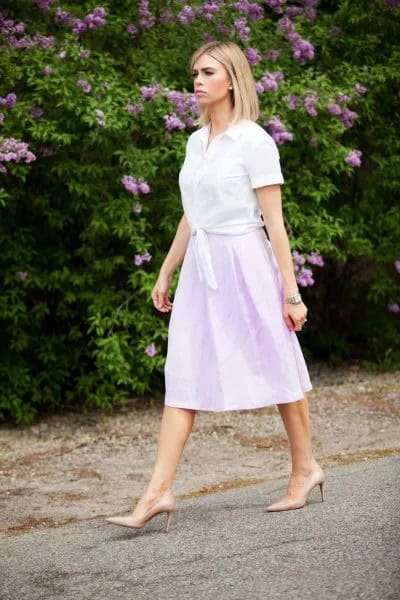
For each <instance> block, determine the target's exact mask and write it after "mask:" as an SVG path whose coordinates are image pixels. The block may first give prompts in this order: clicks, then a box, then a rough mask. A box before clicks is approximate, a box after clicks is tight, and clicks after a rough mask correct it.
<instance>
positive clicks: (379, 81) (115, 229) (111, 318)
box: [0, 0, 400, 423]
mask: <svg viewBox="0 0 400 600" xmlns="http://www.w3.org/2000/svg"><path fill="white" fill-rule="evenodd" d="M138 4H139V3H138V2H136V1H128V0H125V1H123V0H121V1H120V2H110V1H108V2H105V3H103V4H102V6H104V7H105V8H106V9H107V19H106V21H107V22H106V26H105V27H101V28H98V29H93V30H89V31H87V32H85V33H84V34H82V36H81V37H78V38H77V37H76V36H74V35H73V34H72V33H71V30H70V28H68V27H63V26H60V25H56V24H55V23H54V13H55V9H56V7H57V6H62V8H63V9H64V10H69V11H71V13H73V14H74V15H76V16H78V17H81V18H82V17H83V16H84V15H86V14H87V13H88V12H89V11H90V10H93V8H94V4H93V2H83V3H82V2H65V3H64V2H63V3H61V4H60V3H59V2H55V3H54V4H53V5H51V8H50V11H49V12H48V13H46V12H43V11H40V10H39V9H38V8H37V7H36V5H35V3H33V2H32V3H31V4H30V6H29V8H27V2H26V1H24V0H17V1H13V2H11V1H8V2H5V3H4V5H5V6H4V10H5V11H6V12H7V15H8V16H9V18H11V19H13V20H14V21H15V22H16V23H17V22H19V21H23V22H24V23H25V25H26V32H27V33H28V34H30V35H34V34H35V33H41V34H43V35H54V36H55V40H56V45H55V48H50V49H47V50H44V49H40V48H30V49H24V48H11V47H10V46H9V45H8V44H7V42H6V39H5V36H3V38H0V39H2V40H3V41H2V44H3V45H2V52H1V53H0V80H1V84H0V96H5V95H7V94H8V93H9V92H15V93H16V95H17V103H16V105H15V106H14V107H12V108H4V109H3V107H0V109H1V110H3V112H4V115H5V118H4V122H3V124H2V125H0V143H1V141H2V140H3V139H6V138H10V137H13V138H16V139H19V140H22V141H24V142H26V143H28V145H29V149H30V150H31V151H32V152H34V154H35V155H36V157H37V158H36V160H35V161H34V162H32V163H30V164H25V163H24V162H19V163H14V162H9V163H7V169H8V172H7V174H0V211H1V219H0V236H1V237H0V250H1V252H0V273H1V277H2V289H1V295H0V326H1V333H2V336H1V337H2V345H1V349H0V358H1V361H0V419H3V420H11V421H13V422H16V423H29V422H31V421H32V419H34V417H35V416H36V415H37V414H39V413H40V412H41V411H43V410H44V409H47V408H48V407H50V408H52V407H59V406H61V407H62V406H76V405H80V406H82V407H83V408H84V409H85V408H89V407H90V406H96V407H99V408H101V409H106V408H111V407H112V406H113V405H114V404H115V403H116V402H124V401H125V400H126V399H127V398H128V397H129V396H131V395H134V394H145V393H152V394H158V393H161V392H162V386H163V378H162V373H163V365H164V360H165V353H166V345H167V332H168V330H167V327H168V316H166V315H165V314H159V313H157V311H155V309H154V308H153V307H152V302H151V299H150V293H151V290H152V287H153V285H154V283H155V279H156V276H157V273H158V269H159V267H160V266H161V264H162V261H163V259H164V256H165V253H166V252H167V250H168V248H169V245H170V243H171V240H172V237H173V235H174V232H175V229H176V226H177V223H178V220H179V218H180V216H181V214H182V207H181V201H180V196H179V189H178V182H177V175H178V171H179V168H180V165H181V164H182V161H183V157H184V149H185V143H186V139H187V136H188V135H189V133H190V131H191V129H190V128H187V130H179V129H176V130H173V131H167V130H166V128H165V125H164V120H165V116H166V115H170V114H172V113H175V114H176V107H175V106H173V105H172V103H171V102H170V101H169V100H168V99H167V98H166V96H165V94H163V93H161V92H159V93H156V95H155V97H154V99H153V100H143V101H142V99H141V88H142V86H152V85H155V84H159V85H160V89H161V90H162V89H164V90H179V91H183V92H191V91H192V83H191V81H190V78H189V73H188V70H187V67H188V60H189V57H190V55H191V53H192V52H193V50H194V49H195V48H196V47H197V46H199V45H200V44H201V43H202V41H203V36H204V33H206V32H207V33H210V34H213V35H214V36H215V37H216V38H218V39H222V35H221V34H219V33H218V32H217V30H216V29H215V27H214V25H212V24H208V23H206V21H205V20H202V19H196V20H195V21H194V22H193V23H192V24H191V25H190V26H185V25H182V24H180V23H179V22H177V23H157V25H156V26H155V27H154V28H150V29H144V28H141V27H140V26H139V25H138V21H137V9H138ZM150 4H151V10H152V11H154V13H155V14H156V15H159V14H160V11H161V9H163V8H165V3H163V2H159V1H158V2H156V1H155V2H152V3H150ZM195 4H196V5H197V3H195ZM191 5H192V6H193V3H191ZM168 6H169V7H170V9H171V10H172V11H173V12H174V13H175V14H177V13H178V12H179V11H180V10H181V9H182V5H181V4H180V3H179V2H171V3H168ZM260 6H263V7H264V8H263V10H264V13H265V14H264V18H263V19H262V20H261V21H258V22H249V26H250V28H251V41H250V42H248V43H242V42H240V41H239V40H238V36H237V35H235V34H234V33H232V35H230V36H228V37H229V39H232V40H234V41H237V42H238V43H240V44H241V46H242V47H243V48H245V47H246V46H249V47H252V48H257V49H259V51H260V52H265V50H266V49H268V48H280V49H281V55H280V57H279V59H278V61H277V62H276V63H273V62H271V61H269V60H262V61H261V62H260V63H258V64H256V65H255V66H254V67H253V72H254V77H255V79H256V80H259V79H260V78H261V77H262V75H263V74H264V72H265V71H266V70H269V71H278V70H279V71H282V72H283V73H284V75H285V80H284V81H283V82H281V83H280V85H279V90H278V91H277V92H264V93H263V94H261V95H260V105H261V115H260V120H259V122H260V123H263V122H265V121H266V120H268V119H269V118H271V116H272V115H277V116H279V117H280V119H281V120H282V121H283V122H284V123H285V126H286V128H287V130H288V131H290V132H293V134H294V139H293V142H292V143H288V144H284V145H282V146H281V147H280V153H281V162H282V165H283V169H284V175H285V181H286V183H285V186H284V188H283V200H284V212H285V219H286V221H287V226H288V231H289V233H290V240H291V244H292V247H293V248H295V249H297V250H299V251H301V252H305V253H308V252H311V251H318V252H320V253H321V254H323V255H324V257H325V259H326V266H325V267H323V268H321V269H320V270H319V271H318V274H317V278H316V285H315V286H314V287H312V288H308V289H307V290H305V291H304V292H303V295H304V296H305V301H306V304H307V305H308V306H309V309H310V316H312V318H311V319H309V320H308V327H307V329H306V330H305V331H304V333H303V334H302V336H303V340H304V345H305V347H306V350H307V351H308V352H312V353H314V354H315V355H318V356H324V357H326V358H327V359H331V360H333V361H340V360H343V359H345V358H346V359H347V358H350V357H357V358H359V359H364V360H365V361H366V364H368V365H371V364H372V365H374V364H378V363H380V364H384V365H385V366H390V365H393V364H395V363H396V361H398V360H399V358H400V349H399V343H398V340H399V320H400V318H399V315H395V314H392V313H390V312H388V310H387V304H388V303H390V302H392V303H394V302H400V290H399V278H400V275H398V274H397V273H396V270H395V268H394V266H393V265H394V260H396V259H400V247H399V245H400V244H399V240H400V218H399V216H400V215H399V205H398V192H399V185H400V184H399V181H400V158H399V157H400V148H399V145H400V142H399V138H398V127H396V123H395V120H396V122H397V121H398V114H399V93H398V90H399V89H400V88H399V83H400V81H399V78H400V69H399V62H400V61H399V50H398V46H397V45H396V42H397V40H398V39H399V33H400V32H399V24H398V20H397V18H396V16H397V14H395V13H393V11H391V10H389V8H388V7H387V6H386V5H385V3H384V2H383V1H382V2H380V1H378V0H376V1H369V2H361V1H360V0H356V1H352V2H350V1H342V2H339V3H331V2H320V4H319V5H318V6H317V10H318V17H317V20H316V21H315V23H310V22H309V21H307V19H305V18H304V17H299V18H298V19H297V20H296V31H298V32H299V33H300V34H301V35H302V36H304V37H305V38H307V39H310V40H311V41H312V43H313V44H314V46H315V59H314V60H313V61H309V62H307V64H305V65H301V64H299V63H298V62H296V61H295V60H294V59H293V56H292V50H291V47H290V45H289V43H288V42H287V41H286V40H285V39H284V37H283V35H282V34H281V33H279V32H278V31H277V29H276V25H277V22H278V19H279V15H277V14H275V13H274V12H273V11H271V10H270V9H269V8H268V7H266V6H265V5H264V4H263V3H260ZM238 16H243V15H240V14H237V13H236V12H235V11H234V10H233V9H232V8H231V7H227V6H225V7H224V8H223V9H222V11H221V15H220V19H221V21H222V22H224V23H225V24H226V25H228V26H229V27H232V31H234V29H233V21H234V19H236V18H237V17H238ZM131 22H133V23H135V24H136V25H137V26H138V28H139V32H138V34H137V35H136V36H134V37H133V36H131V35H130V34H129V33H128V32H127V30H126V27H127V25H128V23H131ZM332 25H335V26H337V27H340V29H341V31H342V34H341V35H333V34H332V33H331V27H332ZM0 36H1V34H0ZM82 49H90V52H91V53H90V56H89V57H86V58H84V57H83V56H82V54H81V51H82ZM60 52H64V53H65V55H64V57H63V55H61V56H60ZM46 65H48V66H50V67H51V69H52V72H51V74H50V75H48V76H45V75H44V74H43V69H44V67H45V66H46ZM78 79H85V80H86V81H87V82H89V84H90V85H91V91H90V92H89V93H85V92H84V91H83V90H82V89H81V88H80V87H79V86H78V85H77V84H76V82H77V80H78ZM356 83H361V84H362V85H363V86H365V87H366V88H367V93H366V95H365V96H358V95H357V94H355V92H354V85H355V84H356ZM162 86H163V87H162ZM313 92H315V93H316V94H317V103H316V109H317V111H318V115H317V116H316V117H312V116H310V115H309V114H308V112H307V111H306V109H305V107H304V104H300V105H299V106H298V107H297V108H296V109H294V110H291V109H290V108H289V107H288V103H287V100H286V99H285V98H286V97H287V96H288V95H289V94H295V95H297V96H299V97H301V98H303V99H304V97H306V96H307V95H308V94H311V93H313ZM339 92H342V93H345V94H348V95H349V96H350V102H349V106H350V107H351V109H352V110H354V111H356V112H357V113H358V115H359V116H358V118H357V119H356V120H355V123H354V126H353V127H352V128H349V129H346V128H345V126H344V125H343V123H341V122H340V120H339V119H337V117H335V116H334V115H332V114H330V113H329V111H328V110H327V106H328V105H329V104H331V103H333V102H335V98H336V97H337V94H338V93H339ZM138 102H142V104H143V111H141V112H138V113H136V114H132V113H129V112H128V111H127V110H126V106H127V104H128V103H138ZM32 106H39V107H40V108H41V109H42V110H43V116H42V117H41V118H34V117H32V116H30V113H29V111H30V109H31V107H32ZM96 110H97V111H98V110H101V111H102V113H103V114H104V121H105V124H104V126H101V125H99V124H98V121H97V116H96ZM186 116H188V115H186ZM192 116H194V115H192ZM311 139H313V140H314V143H310V140H311ZM353 148H356V149H361V150H362V152H363V159H362V167H361V168H360V169H354V168H353V167H351V166H350V165H348V164H346V163H345V157H346V156H347V155H348V153H349V151H350V150H352V149H353ZM124 175H131V176H134V177H136V178H140V179H142V180H144V181H147V182H148V183H149V185H150V188H151V192H150V193H149V194H147V195H144V194H142V195H140V196H139V197H137V198H136V197H135V198H134V197H133V196H132V195H131V194H130V193H129V192H128V191H127V190H126V189H124V187H123V186H122V184H121V177H122V176H124ZM136 201H139V202H140V203H141V205H142V211H141V212H140V213H136V212H134V211H133V210H132V205H133V203H134V202H136ZM146 251H147V252H150V254H151V255H152V260H151V261H150V262H145V263H143V264H142V265H140V266H137V265H135V264H134V262H133V258H134V255H135V254H141V253H144V252H146ZM317 269H318V268H317ZM21 272H26V273H27V275H26V278H25V279H24V278H21V276H20V275H19V273H21ZM177 277H178V273H176V274H175V276H174V281H173V288H172V293H173V291H174V288H175V285H176V282H177ZM188 309H190V308H189V307H188ZM152 343H154V344H155V347H156V350H157V353H156V355H155V356H149V355H148V354H147V353H146V351H145V350H146V348H148V346H149V345H150V344H152Z"/></svg>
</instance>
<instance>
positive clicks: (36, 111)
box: [28, 106, 43, 119]
mask: <svg viewBox="0 0 400 600" xmlns="http://www.w3.org/2000/svg"><path fill="white" fill-rule="evenodd" d="M28 114H29V116H30V117H32V119H40V117H42V116H43V110H42V109H41V108H40V106H32V107H31V108H30V109H29V111H28Z"/></svg>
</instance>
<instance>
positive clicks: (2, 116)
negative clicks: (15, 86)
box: [0, 112, 4, 124]
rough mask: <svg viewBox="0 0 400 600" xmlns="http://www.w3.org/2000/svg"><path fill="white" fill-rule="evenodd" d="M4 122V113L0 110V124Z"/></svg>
mask: <svg viewBox="0 0 400 600" xmlns="http://www.w3.org/2000/svg"><path fill="white" fill-rule="evenodd" d="M1 123H4V113H2V112H0V124H1Z"/></svg>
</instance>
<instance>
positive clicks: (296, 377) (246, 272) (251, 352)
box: [164, 228, 312, 411]
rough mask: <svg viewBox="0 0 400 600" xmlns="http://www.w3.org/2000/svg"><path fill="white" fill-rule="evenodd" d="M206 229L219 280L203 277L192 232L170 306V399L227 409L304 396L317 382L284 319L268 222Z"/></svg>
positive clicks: (189, 405) (192, 406) (179, 404)
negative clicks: (234, 231)
mask: <svg viewBox="0 0 400 600" xmlns="http://www.w3.org/2000/svg"><path fill="white" fill-rule="evenodd" d="M207 236H208V242H209V248H210V254H211V257H212V265H213V269H214V273H215V276H216V280H217V284H218V288H217V289H211V288H209V287H208V286H207V284H206V282H205V281H204V280H203V281H200V277H199V272H198V269H197V264H196V257H195V254H194V242H195V240H194V236H191V237H190V239H189V242H188V246H187V249H186V253H185V257H184V259H183V262H182V266H181V271H180V275H179V280H178V284H177V288H176V291H175V296H174V299H173V307H172V310H171V313H170V321H169V331H168V348H167V357H166V362H165V367H164V374H165V405H167V406H174V407H179V408H190V409H195V410H209V411H227V410H244V409H251V408H260V407H262V406H269V405H271V404H280V403H285V402H294V401H296V400H300V399H301V398H303V394H304V392H307V391H309V390H311V389H312V385H311V381H310V377H309V373H308V370H307V366H306V363H305V360H304V357H303V354H302V351H301V348H300V344H299V341H298V339H297V334H296V332H295V331H290V330H289V329H288V327H287V325H286V323H285V321H284V319H283V308H282V307H283V288H282V280H281V274H280V271H279V267H278V264H277V262H276V258H275V256H274V254H273V250H272V246H271V244H270V242H269V240H268V238H267V236H266V235H265V232H264V229H262V228H260V229H256V230H254V231H251V232H249V233H246V234H243V235H221V234H215V233H207Z"/></svg>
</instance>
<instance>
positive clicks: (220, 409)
mask: <svg viewBox="0 0 400 600" xmlns="http://www.w3.org/2000/svg"><path fill="white" fill-rule="evenodd" d="M312 389H313V386H310V387H307V388H306V389H304V390H303V392H302V393H303V396H301V397H300V398H295V399H293V400H277V401H276V402H269V403H267V404H260V405H257V406H229V407H226V408H209V407H205V406H182V405H180V404H172V403H170V402H169V401H168V402H164V406H170V407H171V408H185V409H186V410H203V411H206V412H229V411H231V410H255V409H259V408H268V407H269V406H276V405H277V404H290V403H292V402H298V401H299V400H303V398H304V394H306V393H307V392H310V391H311V390H312Z"/></svg>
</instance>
